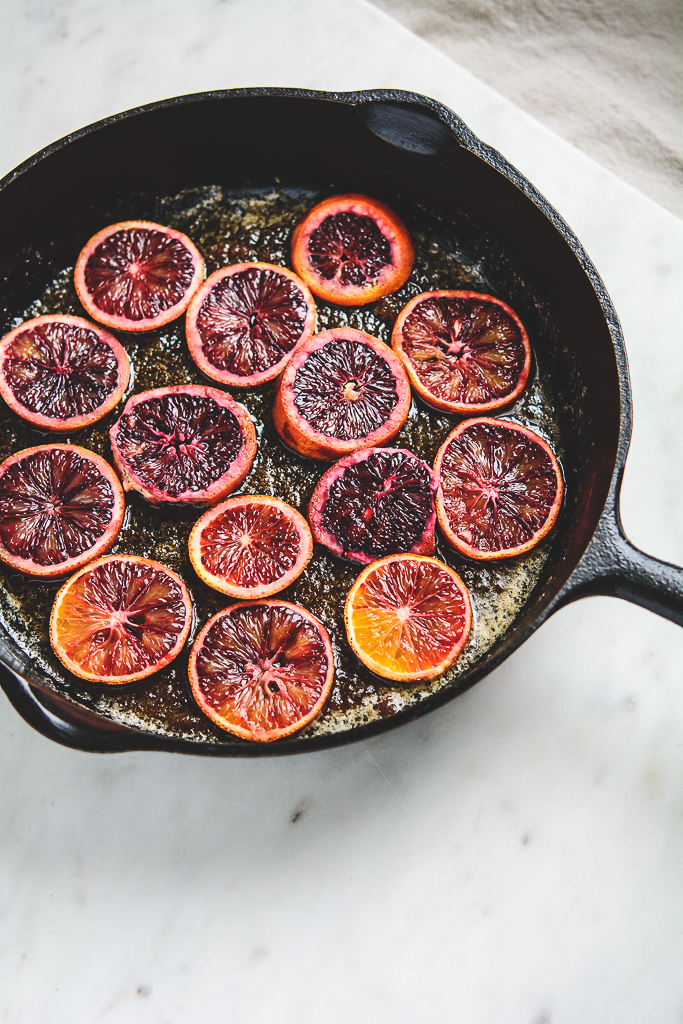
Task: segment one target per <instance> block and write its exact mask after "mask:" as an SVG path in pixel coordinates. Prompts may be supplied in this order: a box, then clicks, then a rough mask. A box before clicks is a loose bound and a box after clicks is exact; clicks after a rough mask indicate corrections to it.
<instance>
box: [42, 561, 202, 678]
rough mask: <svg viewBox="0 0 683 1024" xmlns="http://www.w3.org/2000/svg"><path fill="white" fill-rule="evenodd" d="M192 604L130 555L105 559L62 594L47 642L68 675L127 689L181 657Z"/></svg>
mask: <svg viewBox="0 0 683 1024" xmlns="http://www.w3.org/2000/svg"><path fill="white" fill-rule="evenodd" d="M191 621H192V603H191V601H190V596H189V594H188V592H187V587H186V586H185V584H184V583H183V581H182V580H181V578H180V576H178V575H176V573H174V572H172V571H171V570H170V569H167V568H166V567H165V566H164V565H160V564H159V562H153V561H151V559H149V558H139V557H138V556H137V555H106V556H105V557H104V558H100V559H99V560H98V561H96V562H92V563H91V564H90V565H86V566H85V568H83V569H81V570H80V572H77V573H76V575H75V576H72V577H71V579H70V580H67V582H66V583H65V584H64V586H63V587H62V588H61V590H60V591H59V593H58V594H57V597H56V598H55V603H54V605H53V608H52V615H51V617H50V642H51V644H52V647H53V650H54V652H55V654H56V655H57V657H58V658H59V660H60V661H61V662H62V664H63V665H65V666H66V668H68V669H69V671H70V672H73V674H74V675H76V676H79V677H80V678H81V679H87V680H89V681H90V682H96V683H115V684H122V683H132V682H134V681H135V680H137V679H144V678H145V677H146V676H150V675H152V673H153V672H158V671H159V670H160V669H162V668H165V666H166V665H168V664H170V662H172V661H173V659H174V658H175V657H177V655H178V654H179V653H180V651H181V650H182V648H183V645H184V643H185V641H186V640H187V637H188V634H189V632H190V624H191Z"/></svg>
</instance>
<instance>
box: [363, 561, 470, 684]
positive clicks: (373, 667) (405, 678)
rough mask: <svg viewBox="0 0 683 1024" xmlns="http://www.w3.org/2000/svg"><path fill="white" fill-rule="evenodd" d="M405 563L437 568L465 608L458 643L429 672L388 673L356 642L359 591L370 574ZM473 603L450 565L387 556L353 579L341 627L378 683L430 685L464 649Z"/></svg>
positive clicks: (440, 562)
mask: <svg viewBox="0 0 683 1024" xmlns="http://www.w3.org/2000/svg"><path fill="white" fill-rule="evenodd" d="M397 561H405V562H421V563H430V564H432V565H436V566H438V568H439V569H440V570H442V571H444V572H445V573H447V574H448V576H450V578H451V580H452V581H453V583H454V585H455V587H456V588H457V590H458V593H459V594H460V596H461V597H462V600H463V604H464V606H465V621H464V623H463V628H462V633H461V635H460V637H459V639H458V640H457V641H456V642H455V643H454V645H453V648H452V649H451V650H450V651H449V652H448V654H447V656H446V657H445V658H443V659H442V660H441V661H440V662H439V663H438V664H436V665H431V666H429V667H428V668H425V669H422V670H418V671H414V672H400V671H397V670H391V669H388V668H386V666H383V665H381V664H380V663H379V662H378V661H377V660H376V659H374V658H373V657H372V656H371V655H369V654H368V653H367V652H366V651H365V650H364V649H363V648H362V647H361V645H360V644H359V642H358V640H357V638H356V631H355V627H354V624H353V611H354V603H355V601H356V598H357V595H358V593H359V591H360V590H361V588H362V587H363V586H364V584H365V582H366V580H367V579H368V577H369V576H371V575H372V574H373V573H375V572H377V570H378V569H381V568H382V567H383V566H386V565H389V564H391V563H393V562H397ZM472 620H473V613H472V601H471V598H470V594H469V591H468V589H467V587H466V586H465V584H464V583H463V581H462V579H461V578H460V576H458V574H457V573H456V572H455V571H454V570H453V569H451V567H450V566H449V565H446V564H445V563H444V562H442V561H440V559H438V558H433V557H431V556H430V555H410V554H398V555H387V556H386V557H385V558H380V559H378V560H377V561H376V562H371V563H370V565H366V567H365V568H364V569H363V571H362V572H361V574H360V575H359V576H358V578H357V579H356V581H355V583H354V584H353V586H352V587H351V589H350V591H349V593H348V595H347V598H346V603H345V605H344V626H345V628H346V636H347V639H348V642H349V646H350V647H351V649H352V651H353V652H354V654H355V655H356V657H357V658H358V659H359V660H360V661H361V662H362V664H363V665H365V667H366V668H367V669H369V670H370V672H372V673H373V675H376V676H378V677H379V678H380V679H389V680H391V681H392V682H400V683H418V682H430V681H431V680H433V679H438V678H439V676H441V675H443V674H444V672H446V671H447V670H448V669H449V668H450V667H451V665H453V663H454V662H455V660H456V659H457V658H458V656H459V655H460V654H461V652H462V650H463V649H464V647H465V645H466V643H467V641H468V639H469V636H470V632H471V630H472Z"/></svg>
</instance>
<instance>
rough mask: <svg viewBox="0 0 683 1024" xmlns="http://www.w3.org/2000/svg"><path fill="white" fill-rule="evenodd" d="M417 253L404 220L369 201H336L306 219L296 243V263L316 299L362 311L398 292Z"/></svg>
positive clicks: (325, 202)
mask: <svg viewBox="0 0 683 1024" xmlns="http://www.w3.org/2000/svg"><path fill="white" fill-rule="evenodd" d="M414 258H415V253H414V249H413V243H412V241H411V238H410V235H409V234H408V231H407V230H406V227H405V225H404V224H403V222H402V221H401V219H400V217H398V216H397V214H395V213H394V211H393V210H391V209H390V208H389V207H388V206H386V205H385V204H384V203H380V202H379V200H377V199H370V198H368V196H361V195H343V196H331V197H330V198H329V199H325V200H323V202H322V203H318V205H317V206H314V207H313V209H312V210H311V211H310V212H309V213H308V214H307V215H306V216H305V217H304V219H303V220H302V221H301V223H300V224H299V225H298V226H297V228H296V230H295V231H294V236H293V238H292V263H293V265H294V269H295V270H296V272H297V274H298V275H299V276H300V277H302V278H303V279H304V281H305V282H306V284H307V285H308V287H309V288H310V289H311V291H312V292H313V294H314V295H318V296H319V297H320V298H321V299H325V300H326V301H327V302H336V303H337V304H338V305H340V306H362V305H364V304H365V303H367V302H374V301H375V300H376V299H379V298H381V297H382V296H383V295H390V294H391V292H395V291H397V290H398V289H399V288H400V287H401V286H402V285H404V284H405V282H406V281H407V280H408V278H409V277H410V272H411V270H412V269H413V260H414Z"/></svg>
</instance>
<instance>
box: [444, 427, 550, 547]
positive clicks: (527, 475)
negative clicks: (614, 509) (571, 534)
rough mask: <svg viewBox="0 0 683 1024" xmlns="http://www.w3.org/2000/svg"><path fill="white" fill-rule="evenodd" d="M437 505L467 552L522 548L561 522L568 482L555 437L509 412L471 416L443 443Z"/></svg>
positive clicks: (450, 534) (453, 540)
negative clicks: (507, 416) (501, 416)
mask: <svg viewBox="0 0 683 1024" xmlns="http://www.w3.org/2000/svg"><path fill="white" fill-rule="evenodd" d="M434 472H435V473H436V475H437V477H438V479H439V491H438V494H437V499H436V511H437V517H438V520H439V525H440V527H441V529H442V530H443V532H444V535H445V537H446V539H447V540H448V542H449V544H451V545H452V546H453V547H454V548H455V549H456V551H459V552H460V554H462V555H465V556H466V557H467V558H482V559H498V558H512V557H513V556H515V555H522V554H524V553H525V552H527V551H530V550H531V548H533V547H535V546H536V544H538V543H539V541H541V540H542V539H543V538H544V537H545V536H547V534H548V533H549V532H550V530H551V529H552V528H553V526H554V524H555V520H556V519H557V515H558V512H559V511H560V505H561V504H562V494H563V490H564V485H563V482H562V473H561V472H560V467H559V465H558V463H557V459H556V458H555V455H554V454H553V452H552V450H551V448H550V445H549V444H548V443H547V442H546V441H544V440H543V438H542V437H539V436H538V434H535V433H534V432H533V431H532V430H529V429H528V428H527V427H522V426H520V425H519V424H517V423H510V422H508V421H507V420H495V419H476V420H465V421H464V422H463V423H461V424H459V426H457V427H456V428H455V430H453V431H452V432H451V433H450V434H449V435H448V437H447V438H446V440H445V441H444V443H443V445H442V446H441V448H440V449H439V451H438V454H437V456H436V460H435V462H434Z"/></svg>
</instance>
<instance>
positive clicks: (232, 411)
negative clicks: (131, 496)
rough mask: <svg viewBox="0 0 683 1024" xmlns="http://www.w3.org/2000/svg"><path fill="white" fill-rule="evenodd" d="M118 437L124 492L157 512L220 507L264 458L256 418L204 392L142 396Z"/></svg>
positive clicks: (115, 430)
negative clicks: (160, 507)
mask: <svg viewBox="0 0 683 1024" xmlns="http://www.w3.org/2000/svg"><path fill="white" fill-rule="evenodd" d="M110 437H111V445H112V452H113V455H114V462H115V464H116V468H117V469H118V471H119V473H120V474H121V476H122V478H123V486H124V488H125V489H126V490H131V489H134V490H136V491H139V492H140V494H142V496H143V497H144V498H146V499H147V501H149V502H150V503H151V504H153V505H157V504H161V503H163V502H168V503H175V504H181V505H183V504H184V505H213V504H215V503H216V502H218V501H220V500H221V499H222V498H224V497H225V496H226V495H227V494H229V493H230V491H232V490H234V489H235V487H237V486H238V485H239V484H241V483H242V481H243V480H244V478H245V476H246V475H247V473H248V472H249V469H250V468H251V464H252V462H253V460H254V455H255V453H256V433H255V431H254V425H253V423H252V421H251V419H250V417H249V414H248V413H247V412H246V411H245V410H244V409H243V408H242V407H241V406H239V405H237V403H236V402H233V400H232V398H230V396H229V395H227V394H225V392H223V391H217V390H216V389H215V388H207V387H202V386H199V387H193V386H183V385H178V386H176V387H170V388H157V389H155V390H154V391H145V392H143V393H142V394H139V395H134V396H133V397H132V398H129V399H128V402H127V403H126V407H125V409H124V410H123V413H122V414H121V416H120V417H119V418H118V420H117V421H116V423H115V424H114V426H113V427H112V428H111V431H110Z"/></svg>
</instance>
